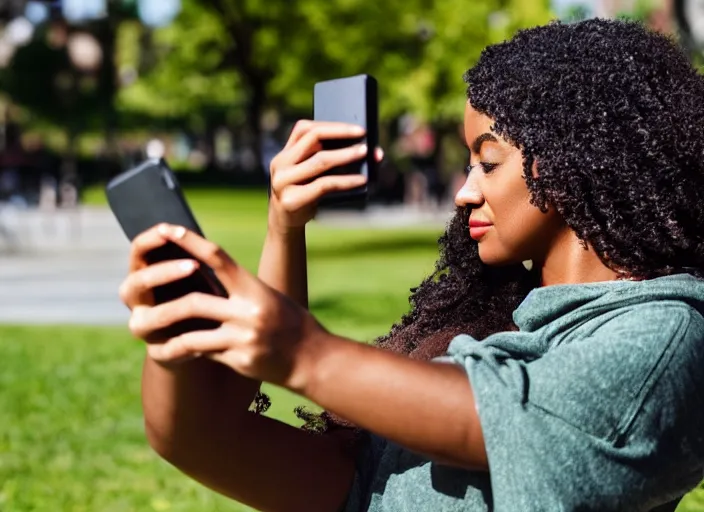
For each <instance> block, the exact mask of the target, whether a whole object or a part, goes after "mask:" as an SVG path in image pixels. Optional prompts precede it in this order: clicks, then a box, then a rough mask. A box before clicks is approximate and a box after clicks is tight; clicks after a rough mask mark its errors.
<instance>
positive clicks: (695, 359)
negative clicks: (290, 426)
mask: <svg viewBox="0 0 704 512" xmlns="http://www.w3.org/2000/svg"><path fill="white" fill-rule="evenodd" d="M703 311H704V282H703V281H701V280H697V279H695V278H693V277H691V276H688V275H677V276H670V277H663V278H659V279H653V280H649V281H641V282H630V281H615V282H605V283H595V284H583V285H560V286H550V287H544V288H538V289H536V290H533V291H532V292H531V293H530V294H529V295H528V297H527V298H526V299H525V300H524V301H523V303H522V304H521V305H520V306H519V308H518V309H517V310H516V311H515V312H514V321H515V322H516V324H517V325H518V327H519V329H520V330H519V331H517V332H503V333H498V334H494V335H492V336H490V337H488V338H486V339H485V340H484V341H481V342H478V341H476V340H474V339H473V338H471V337H470V336H465V335H462V336H458V337H457V338H455V339H454V340H453V341H452V343H451V345H450V348H449V351H448V357H446V358H442V359H441V362H454V363H457V364H460V365H462V366H464V367H465V368H466V370H467V375H468V377H469V382H470V384H471V387H472V390H473V393H474V397H475V400H476V403H477V409H478V412H479V417H480V421H481V424H482V430H483V432H484V438H485V444H486V451H487V455H488V459H489V467H490V471H489V472H488V473H487V472H472V471H465V470H460V469H456V468H450V467H446V466H442V465H440V464H437V463H433V462H431V461H429V460H428V459H427V458H424V457H422V456H419V455H417V454H415V453H412V452H409V451H408V450H406V449H404V448H402V447H400V446H398V445H395V444H393V443H391V442H388V441H386V440H384V439H381V438H379V437H377V436H375V435H373V434H369V437H368V445H367V449H366V450H364V451H363V454H362V456H361V457H360V460H359V462H358V466H357V476H356V478H355V482H354V484H353V488H352V490H351V492H350V496H349V498H348V502H347V504H346V507H345V509H344V510H345V511H346V512H359V511H370V512H382V511H383V512H404V511H408V512H423V511H426V510H428V511H446V512H453V511H470V512H475V511H476V512H480V511H481V512H484V511H487V512H488V511H494V512H531V511H599V512H609V511H648V510H651V509H653V508H654V507H656V506H657V505H660V504H662V503H666V502H668V501H671V500H672V499H675V498H677V497H679V496H682V495H683V494H684V493H686V492H687V491H689V490H691V489H692V488H693V487H695V486H696V485H697V483H699V481H700V480H701V479H702V477H703V476H704V474H703V468H704V318H703V317H702V312H703ZM447 421H452V417H448V418H447Z"/></svg>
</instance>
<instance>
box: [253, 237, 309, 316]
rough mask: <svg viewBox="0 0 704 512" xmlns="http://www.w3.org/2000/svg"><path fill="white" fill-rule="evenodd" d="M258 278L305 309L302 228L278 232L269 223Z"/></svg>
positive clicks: (304, 265) (304, 250)
mask: <svg viewBox="0 0 704 512" xmlns="http://www.w3.org/2000/svg"><path fill="white" fill-rule="evenodd" d="M257 276H258V277H259V279H261V280H262V281H264V282H265V283H266V284H267V285H269V286H271V287H272V288H274V289H275V290H277V291H279V292H281V293H283V294H284V295H287V296H288V297H290V298H291V299H293V300H294V301H295V302H297V303H298V304H300V305H301V306H303V307H304V308H306V309H307V308H308V268H307V263H306V231H305V227H301V228H295V229H280V228H277V227H276V226H275V225H273V224H272V223H270V224H269V229H268V230H267V234H266V238H265V239H264V248H263V250H262V255H261V258H260V260H259V271H258V273H257Z"/></svg>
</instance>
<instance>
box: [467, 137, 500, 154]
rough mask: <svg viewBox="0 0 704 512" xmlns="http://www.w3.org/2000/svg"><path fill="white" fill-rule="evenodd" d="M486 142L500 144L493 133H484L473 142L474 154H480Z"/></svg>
mask: <svg viewBox="0 0 704 512" xmlns="http://www.w3.org/2000/svg"><path fill="white" fill-rule="evenodd" d="M485 142H499V141H498V139H497V138H496V137H494V136H493V135H492V134H491V133H489V132H487V133H482V134H481V135H480V136H479V137H477V138H476V139H474V142H472V145H471V149H472V153H475V154H476V153H479V151H480V150H481V148H482V144H484V143H485Z"/></svg>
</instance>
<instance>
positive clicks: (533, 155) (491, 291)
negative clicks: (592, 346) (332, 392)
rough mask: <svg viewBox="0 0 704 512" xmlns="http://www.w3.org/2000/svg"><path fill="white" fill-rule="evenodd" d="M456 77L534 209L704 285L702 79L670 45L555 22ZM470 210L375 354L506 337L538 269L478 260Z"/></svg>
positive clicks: (610, 260) (607, 23) (628, 32)
mask: <svg viewBox="0 0 704 512" xmlns="http://www.w3.org/2000/svg"><path fill="white" fill-rule="evenodd" d="M465 81H466V82H467V84H468V88H467V97H468V99H469V102H470V103H471V105H472V107H473V108H474V109H475V110H477V111H479V112H481V113H483V114H485V115H486V116H488V117H489V118H491V119H492V120H493V121H494V127H493V129H494V131H495V132H496V133H498V134H499V135H501V136H502V137H503V138H505V139H506V140H508V141H510V142H511V143H512V144H514V145H515V146H516V147H518V148H520V149H521V151H522V153H523V157H524V175H525V180H526V183H527V186H528V189H529V191H530V193H531V202H532V203H533V204H534V205H535V206H536V207H538V208H540V209H541V210H543V211H545V209H546V208H547V207H548V206H551V207H553V208H555V209H556V210H557V212H558V213H559V214H560V215H561V216H562V218H563V219H564V220H565V222H566V223H567V225H568V226H569V227H570V228H571V229H572V230H574V232H575V233H576V234H577V236H578V237H579V239H580V240H581V241H582V242H583V243H584V244H585V245H586V244H588V245H590V246H591V247H593V248H594V250H595V252H596V253H597V254H598V255H599V257H600V258H601V260H602V261H603V262H604V264H605V265H606V266H608V267H609V268H611V269H613V270H615V271H616V272H618V273H619V274H622V275H624V276H626V277H631V278H636V279H650V278H654V277H658V276H664V275H669V274H673V273H678V272H689V273H691V274H693V275H695V276H697V277H700V278H702V277H703V269H704V78H702V77H701V76H700V75H699V74H698V73H697V71H696V70H695V69H694V68H693V67H692V65H691V64H690V62H689V61H688V59H687V58H686V56H685V54H684V53H683V51H682V50H681V49H680V47H678V45H677V43H676V42H674V41H673V40H671V39H670V38H668V37H666V36H664V35H662V34H658V33H654V32H651V31H649V30H648V29H646V28H645V27H643V26H642V25H640V24H638V23H636V22H629V21H620V20H619V21H617V20H601V19H592V20H587V21H583V22H580V23H574V24H564V23H561V22H553V23H551V24H549V25H546V26H541V27H537V28H531V29H527V30H523V31H520V32H518V33H517V34H516V35H515V36H514V37H513V38H512V39H511V40H509V41H507V42H503V43H500V44H497V45H494V46H490V47H488V48H486V49H485V50H484V51H483V53H482V54H481V56H480V58H479V61H478V63H477V64H476V66H474V67H473V68H472V69H470V70H469V71H468V72H467V73H466V74H465ZM534 163H536V164H537V177H534V176H533V174H532V172H531V170H532V166H533V164H534ZM469 213H470V212H469V211H468V209H466V208H460V209H458V211H457V212H456V214H455V216H454V217H453V219H452V220H451V221H450V223H449V225H448V227H447V230H446V232H445V234H444V235H443V236H442V237H441V238H440V240H439V245H440V258H439V260H438V261H437V263H436V265H435V271H434V272H433V274H432V275H430V276H429V277H427V278H426V279H425V280H424V281H423V282H422V283H421V284H420V286H419V287H418V288H416V289H415V290H412V295H411V298H410V302H411V305H412V308H411V311H410V312H409V313H408V314H406V315H405V316H404V317H403V318H402V319H401V321H400V322H399V323H397V324H396V325H394V326H393V328H392V329H391V332H390V333H389V334H387V335H386V336H382V337H381V338H379V339H378V340H376V344H377V345H378V346H379V347H382V348H385V349H389V350H393V351H395V352H401V353H404V354H409V355H410V356H411V357H417V358H422V359H429V358H432V357H435V356H438V355H440V354H442V353H443V352H444V351H445V350H446V349H447V345H448V343H449V342H450V340H451V339H452V338H453V337H454V336H455V335H456V334H458V333H466V334H470V335H472V336H474V337H475V338H476V339H483V338H485V337H486V336H488V335H490V334H492V333H495V332H499V331H505V330H511V329H515V325H514V323H513V320H512V312H513V310H514V309H515V308H516V307H517V306H518V304H520V302H521V301H522V300H523V299H524V298H525V296H526V295H527V294H528V292H529V291H530V290H531V289H532V288H534V287H535V286H538V285H539V275H537V271H527V270H525V269H524V268H523V266H522V265H513V266H508V267H500V268H492V267H488V266H487V265H485V264H483V263H482V262H481V260H480V259H479V254H478V248H477V243H476V242H475V241H474V240H472V239H471V238H470V237H469V234H468V230H467V220H468V216H469ZM327 418H328V423H329V424H330V425H331V426H332V425H337V426H345V422H344V421H343V420H341V419H340V418H337V417H335V416H333V415H327Z"/></svg>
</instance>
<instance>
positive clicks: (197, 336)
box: [148, 327, 237, 362]
mask: <svg viewBox="0 0 704 512" xmlns="http://www.w3.org/2000/svg"><path fill="white" fill-rule="evenodd" d="M236 333H237V330H236V329H233V328H231V327H230V328H227V329H224V328H220V329H213V330H210V331H193V332H187V333H185V334H181V335H180V336H176V337H174V338H171V339H170V340H169V341H167V342H166V343H162V344H153V345H149V347H148V351H149V356H150V357H151V358H152V359H154V360H156V361H160V362H173V361H181V360H184V359H188V358H193V357H198V356H200V355H202V354H205V353H208V352H220V351H223V350H227V349H229V348H232V346H233V345H234V344H235V343H236V339H233V338H236Z"/></svg>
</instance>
